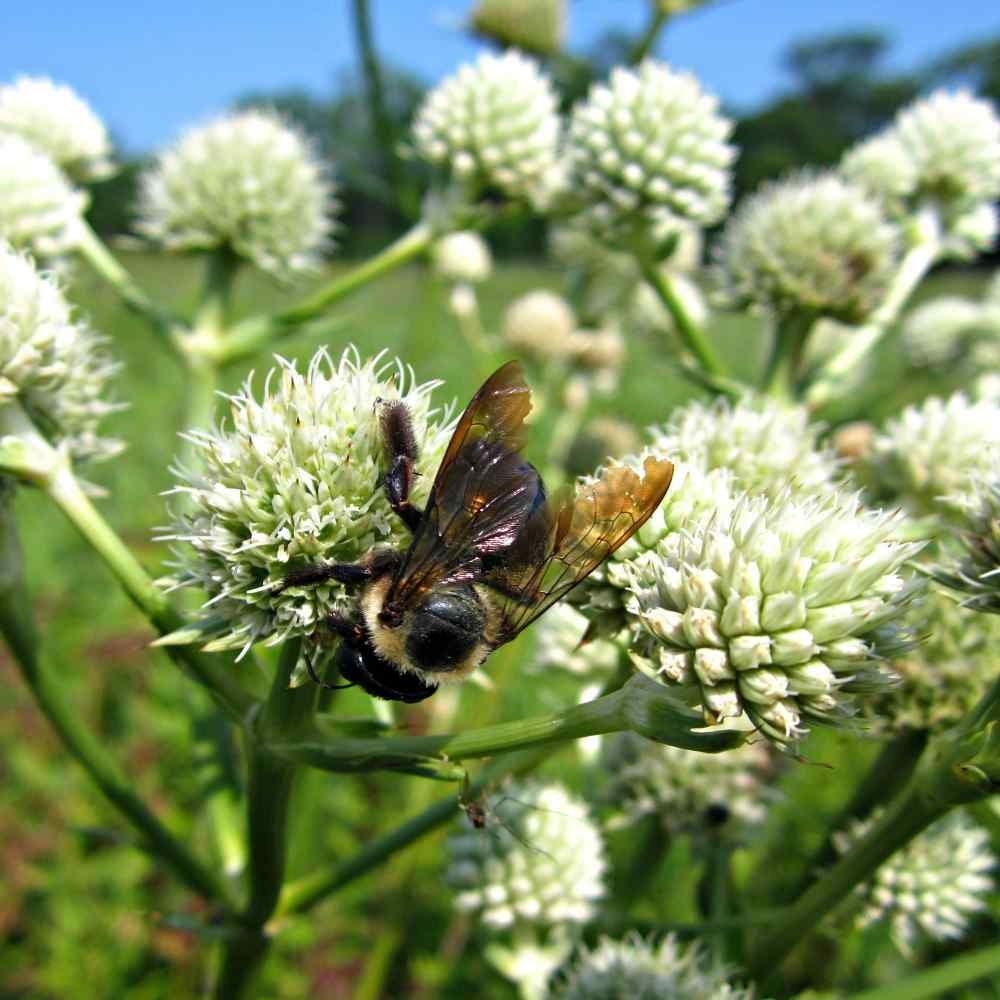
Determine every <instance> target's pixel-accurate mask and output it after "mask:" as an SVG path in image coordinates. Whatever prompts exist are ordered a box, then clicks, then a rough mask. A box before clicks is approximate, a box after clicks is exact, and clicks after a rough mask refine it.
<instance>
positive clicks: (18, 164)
mask: <svg viewBox="0 0 1000 1000" xmlns="http://www.w3.org/2000/svg"><path fill="white" fill-rule="evenodd" d="M86 204H87V198H86V196H85V195H84V194H82V193H81V192H79V191H75V190H73V188H71V187H70V185H69V182H68V181H67V180H66V177H65V176H64V175H63V173H62V171H61V170H60V169H59V168H58V167H57V166H56V165H55V164H54V163H53V162H52V160H50V159H49V157H48V156H46V154H45V153H43V152H42V151H41V150H39V149H37V148H36V147H35V146H33V145H31V144H30V143H29V142H27V141H26V140H25V139H22V138H21V136H19V135H15V134H13V133H6V132H0V240H6V241H7V242H8V243H10V244H12V245H13V246H15V247H17V248H18V249H24V250H29V251H30V252H31V253H32V254H33V255H34V256H35V257H36V258H38V259H39V260H41V261H44V262H46V263H49V264H53V263H58V262H59V258H60V257H62V256H64V255H65V254H68V253H69V252H71V251H72V250H73V248H74V247H76V246H77V245H78V244H79V242H80V232H81V226H82V217H83V211H84V209H85V208H86Z"/></svg>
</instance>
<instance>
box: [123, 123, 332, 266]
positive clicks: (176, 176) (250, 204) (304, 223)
mask: <svg viewBox="0 0 1000 1000" xmlns="http://www.w3.org/2000/svg"><path fill="white" fill-rule="evenodd" d="M327 173H328V171H327V169H326V167H325V166H324V165H323V164H322V162H321V161H320V160H319V158H318V156H317V155H316V153H315V152H314V150H313V149H312V148H311V147H310V144H309V143H308V142H307V141H306V139H305V138H304V137H303V136H301V135H300V134H299V133H298V132H296V131H295V130H294V129H292V128H290V127H289V126H288V125H287V124H286V123H285V122H283V121H282V120H281V119H280V118H279V117H278V116H277V115H275V114H272V113H270V112H266V111H259V110H251V111H242V112H239V113H236V114H231V115H225V116H223V117H221V118H218V119H216V120H215V121H212V122H210V123H209V124H207V125H203V126H201V127H199V128H194V129H191V130H190V131H188V132H187V133H185V134H184V135H183V136H182V137H181V139H180V141H179V142H178V143H177V144H176V145H174V146H173V147H172V148H171V149H169V150H167V151H166V152H165V153H163V154H162V155H161V156H160V158H159V160H158V161H157V163H156V164H155V165H154V166H153V167H151V168H150V169H149V170H147V171H146V172H145V173H144V174H143V176H142V179H141V190H140V220H139V223H138V228H139V230H140V231H141V232H142V233H143V234H144V235H146V236H147V237H149V238H150V239H152V240H155V241H156V242H158V243H162V244H163V245H164V246H165V247H167V248H168V249H170V250H210V249H214V248H216V247H223V246H228V247H230V248H231V249H232V250H233V251H234V252H235V253H237V254H239V255H240V256H242V257H246V258H247V259H249V260H250V261H252V262H253V263H254V264H255V265H256V266H257V267H259V268H261V270H264V271H269V272H271V273H274V274H277V275H280V276H284V277H287V276H291V275H295V274H297V273H299V272H303V271H308V270H311V269H313V268H315V267H316V266H317V265H318V264H319V261H320V257H321V255H322V253H323V252H324V251H325V250H326V249H327V248H328V247H329V245H330V238H331V232H332V220H331V212H332V211H333V209H334V208H335V202H334V201H333V185H332V183H331V181H330V180H329V179H328V176H327Z"/></svg>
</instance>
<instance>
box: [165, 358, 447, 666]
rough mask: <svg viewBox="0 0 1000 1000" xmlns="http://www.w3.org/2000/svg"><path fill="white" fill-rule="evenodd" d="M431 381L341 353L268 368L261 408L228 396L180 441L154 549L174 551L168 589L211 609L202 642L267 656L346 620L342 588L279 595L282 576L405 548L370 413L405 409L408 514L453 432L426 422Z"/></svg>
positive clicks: (245, 395) (247, 397)
mask: <svg viewBox="0 0 1000 1000" xmlns="http://www.w3.org/2000/svg"><path fill="white" fill-rule="evenodd" d="M438 384H439V383H437V382H427V383H424V384H418V383H417V382H416V380H415V378H414V376H413V373H412V371H409V370H407V369H405V368H404V367H403V366H402V365H401V364H400V363H398V362H397V363H396V364H387V363H385V362H383V361H382V359H381V356H379V357H377V358H375V359H373V360H369V361H364V362H362V361H361V360H360V358H359V356H358V354H357V352H356V351H354V350H353V349H351V348H349V349H347V350H346V351H345V352H344V353H343V355H341V357H340V359H339V360H337V361H334V360H332V359H331V358H330V357H329V356H328V355H327V354H326V352H325V351H323V350H321V351H319V352H318V353H317V354H316V355H315V357H314V358H313V359H312V361H311V362H310V364H309V367H308V368H307V370H306V371H305V372H300V371H299V370H298V369H297V367H296V365H295V364H294V363H292V362H288V361H283V360H281V359H278V366H277V368H275V369H272V371H271V372H270V374H269V375H268V377H267V378H266V379H265V381H264V386H263V391H262V392H261V393H260V394H259V395H258V394H257V393H256V392H255V389H254V383H253V381H252V379H250V380H248V381H247V383H246V384H245V386H244V387H243V390H242V391H241V392H240V393H238V394H236V395H234V396H230V397H228V400H229V415H228V419H226V420H224V421H222V422H221V423H220V424H219V425H218V426H216V427H214V428H212V429H209V430H194V431H191V432H190V433H189V434H188V435H187V439H188V441H189V443H190V446H191V448H192V450H193V452H194V456H195V466H194V467H193V468H189V469H188V468H180V467H178V468H177V469H176V470H175V472H176V474H177V477H178V485H177V486H176V487H175V488H174V489H173V490H172V491H171V492H172V493H175V494H183V496H184V501H183V502H182V503H178V504H177V505H176V506H177V510H176V513H175V516H174V523H173V525H172V527H171V528H170V529H169V530H167V531H166V532H165V534H164V536H163V537H164V538H165V539H168V540H171V541H174V542H176V543H178V544H177V547H176V555H177V563H176V566H175V570H176V572H175V576H174V577H173V578H172V583H174V584H175V585H180V586H193V587H198V588H199V589H201V590H202V591H204V593H205V594H206V596H207V603H206V606H205V615H206V620H205V621H204V622H203V624H202V629H203V631H202V633H201V635H200V636H199V638H201V639H205V638H209V637H212V643H211V646H212V648H214V649H246V648H249V647H250V646H251V645H252V644H253V643H255V642H258V641H265V642H266V643H267V644H268V645H275V644H278V643H280V642H283V641H284V640H285V639H287V638H290V637H293V636H309V635H311V634H312V633H313V632H315V630H316V628H317V625H318V623H319V622H321V621H322V619H323V617H324V615H326V614H327V613H329V612H330V611H333V610H334V609H338V610H340V611H342V612H345V613H346V612H348V611H349V610H350V608H351V598H349V596H348V592H347V591H346V589H345V588H344V587H343V586H342V585H341V584H338V583H328V584H323V585H322V586H319V587H289V588H287V589H284V590H281V591H280V592H279V591H277V590H275V589H274V588H275V587H277V586H278V585H279V584H280V583H281V582H283V580H284V578H285V576H286V575H287V574H288V572H289V570H291V569H293V568H295V567H296V566H302V565H305V564H313V563H317V562H324V561H337V560H339V561H347V562H352V561H355V560H357V559H359V558H360V557H361V556H363V555H365V554H366V553H367V552H369V551H370V549H371V548H372V546H373V545H376V544H378V543H387V544H393V543H401V542H402V541H403V539H404V537H405V535H404V531H405V529H403V527H402V525H401V523H400V522H399V519H398V518H397V517H396V516H395V515H394V514H393V513H392V511H391V509H390V507H389V503H388V501H387V500H386V498H385V495H384V492H383V490H382V486H381V482H380V473H381V472H383V471H384V468H383V465H384V460H383V444H382V435H381V430H380V424H379V414H378V407H377V405H376V401H377V400H379V399H402V400H404V401H405V403H406V405H407V408H408V409H409V411H410V413H411V415H412V417H413V427H414V432H415V434H416V439H417V444H418V447H419V449H420V457H419V460H418V462H417V473H418V478H417V480H416V486H415V502H417V503H418V504H419V503H421V502H422V501H423V499H424V498H425V497H426V495H427V492H428V490H429V489H430V485H431V483H432V482H433V479H434V473H435V472H436V471H437V467H438V465H439V464H440V461H441V457H442V455H443V453H444V448H445V446H446V445H447V442H448V439H449V437H450V433H451V429H452V428H451V427H450V425H449V422H448V412H447V411H444V412H442V411H440V410H434V409H432V405H431V392H432V390H433V389H434V388H435V387H436V386H437V385H438Z"/></svg>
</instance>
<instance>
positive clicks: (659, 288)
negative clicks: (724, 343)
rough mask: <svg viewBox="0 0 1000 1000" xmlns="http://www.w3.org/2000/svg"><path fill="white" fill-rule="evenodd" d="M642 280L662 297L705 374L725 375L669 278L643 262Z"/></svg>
mask: <svg viewBox="0 0 1000 1000" xmlns="http://www.w3.org/2000/svg"><path fill="white" fill-rule="evenodd" d="M639 263H640V267H641V269H642V276H643V278H645V280H646V281H648V282H649V284H650V285H651V286H652V287H653V289H654V290H655V292H656V294H657V295H658V296H659V297H660V301H661V302H662V303H663V305H664V307H665V308H666V310H667V312H669V313H670V315H671V317H672V318H673V321H674V325H675V326H676V327H677V333H678V334H679V336H680V338H681V340H682V341H683V342H684V346H685V347H686V348H687V349H688V350H689V351H690V352H691V353H692V354H693V355H694V356H695V358H696V359H697V361H698V364H699V365H700V366H701V368H702V370H703V371H704V372H706V373H707V374H708V375H725V368H724V367H723V365H722V362H721V361H720V360H719V358H718V355H716V353H715V349H714V348H713V347H712V345H711V344H710V343H709V341H708V339H707V338H706V336H705V333H704V331H703V330H702V329H701V327H700V326H698V324H697V323H695V322H694V320H693V319H691V317H690V315H688V312H687V310H686V309H685V308H684V303H683V302H682V301H681V299H680V297H679V296H678V295H677V292H676V291H675V290H674V286H673V283H672V282H671V280H670V276H669V274H667V273H666V272H664V271H663V269H662V268H659V267H657V266H656V264H655V262H651V261H640V262H639Z"/></svg>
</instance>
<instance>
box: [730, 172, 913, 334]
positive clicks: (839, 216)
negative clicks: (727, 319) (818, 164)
mask: <svg viewBox="0 0 1000 1000" xmlns="http://www.w3.org/2000/svg"><path fill="white" fill-rule="evenodd" d="M900 252H901V239H900V232H899V229H898V227H897V226H896V225H895V224H894V223H892V222H890V221H889V219H888V217H887V216H886V214H885V210H884V208H883V205H882V202H881V201H880V200H879V199H877V198H875V197H873V196H872V195H871V194H869V193H868V192H867V191H866V190H865V189H864V188H863V187H861V186H860V185H859V184H855V183H852V182H851V181H847V180H844V179H843V178H842V177H839V176H838V175H837V174H834V173H832V172H825V173H813V172H809V171H802V172H800V173H797V174H793V175H792V176H790V177H787V178H785V179H784V180H780V181H777V182H774V183H771V184H765V185H764V186H763V187H762V188H761V189H760V190H759V191H758V192H756V193H755V194H753V195H751V196H750V197H749V198H748V199H746V200H745V201H744V202H743V203H742V204H741V205H740V207H739V209H738V210H737V211H736V213H735V214H734V215H733V216H732V217H731V218H730V219H729V221H728V223H727V224H726V228H725V230H724V232H723V234H722V238H721V240H720V242H719V244H718V246H717V247H716V253H715V261H714V274H715V279H716V284H717V286H718V288H719V291H720V294H721V296H722V298H723V299H724V300H725V301H726V302H727V303H728V304H730V305H733V306H746V305H756V306H761V307H763V308H765V309H767V310H769V311H771V312H774V313H776V314H778V315H783V314H787V313H794V312H805V313H809V314H814V315H822V316H828V317H830V318H832V319H838V320H841V321H843V322H845V323H860V322H862V321H863V320H864V319H866V318H867V317H868V316H869V315H870V314H871V312H872V311H873V310H874V309H875V308H876V307H877V306H878V305H879V304H880V303H881V301H882V299H883V297H884V295H885V292H886V290H887V289H888V287H889V283H890V282H891V280H892V278H893V276H894V274H895V270H896V266H897V264H898V261H899V256H900Z"/></svg>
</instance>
